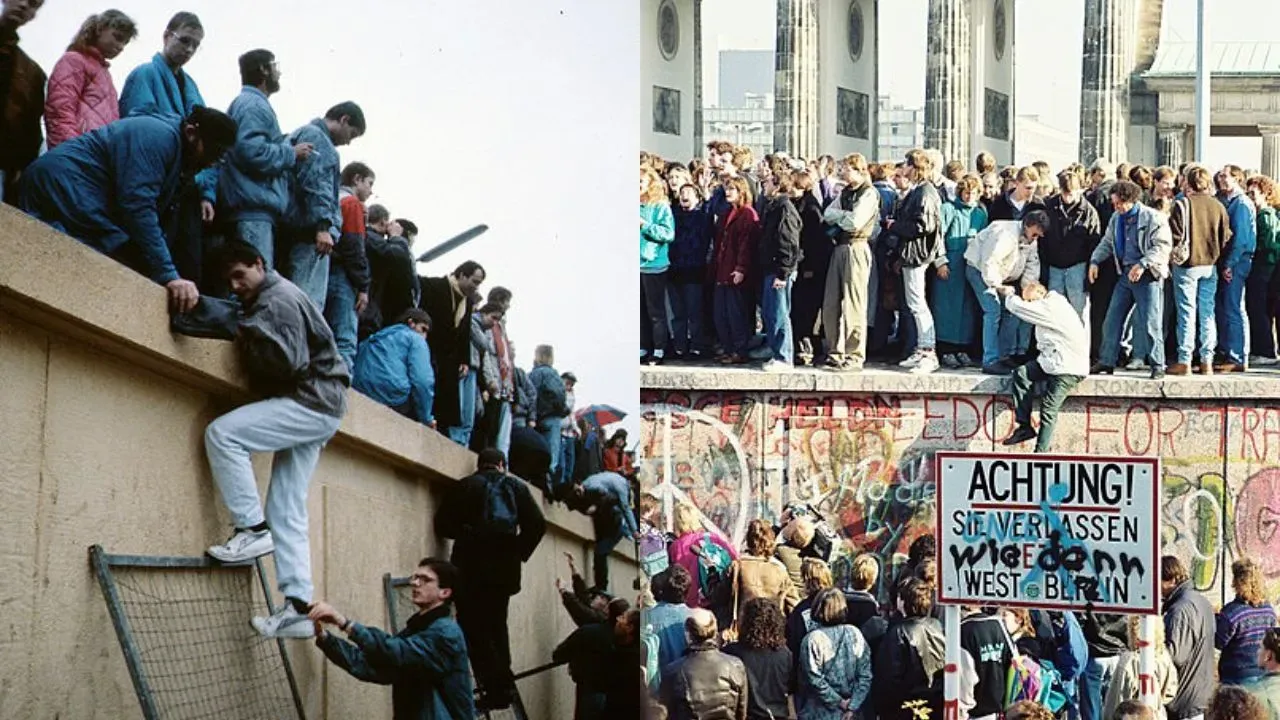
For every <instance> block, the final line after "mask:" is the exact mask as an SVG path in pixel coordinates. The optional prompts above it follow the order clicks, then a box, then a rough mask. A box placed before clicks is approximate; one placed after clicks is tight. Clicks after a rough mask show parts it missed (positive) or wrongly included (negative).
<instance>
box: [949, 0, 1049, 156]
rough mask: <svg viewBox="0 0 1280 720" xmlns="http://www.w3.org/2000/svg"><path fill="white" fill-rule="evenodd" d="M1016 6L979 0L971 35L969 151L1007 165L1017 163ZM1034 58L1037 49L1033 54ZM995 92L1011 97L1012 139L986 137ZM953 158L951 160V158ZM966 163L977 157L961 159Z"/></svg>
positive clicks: (974, 8)
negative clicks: (998, 23) (1000, 40)
mask: <svg viewBox="0 0 1280 720" xmlns="http://www.w3.org/2000/svg"><path fill="white" fill-rule="evenodd" d="M997 4H1003V7H1004V17H1005V25H1004V33H1005V45H1004V52H1003V54H1002V55H1001V57H1000V58H996V49H995V30H994V26H995V15H996V12H995V9H996V5H997ZM1014 5H1015V3H1014V2H1013V0H975V1H974V2H972V3H971V4H970V7H969V13H970V28H971V31H970V36H971V37H972V38H973V77H974V78H975V79H976V82H974V83H973V101H972V105H971V106H970V107H971V108H972V112H971V117H970V121H969V122H970V126H969V127H970V128H971V131H972V138H973V139H972V141H971V142H970V143H969V149H970V151H971V154H972V155H974V157H976V156H977V154H978V153H979V152H981V151H983V150H986V151H988V152H990V153H992V154H993V155H995V156H996V162H997V163H1000V164H1007V163H1012V162H1013V145H1014V136H1013V133H1014V118H1015V117H1017V114H1018V111H1017V98H1016V94H1015V92H1014V74H1013V63H1014V55H1015V49H1014V48H1015V46H1014V31H1013V29H1014V20H1013V15H1014ZM1030 52H1031V53H1032V54H1033V56H1034V53H1035V50H1034V49H1032V50H1031V51H1030ZM988 89H990V90H994V91H996V92H998V93H1001V94H1003V95H1005V96H1006V97H1008V100H1009V114H1008V121H1007V122H1008V128H1009V139H1008V140H999V139H996V138H993V137H988V136H987V134H986V107H987V106H986V91H987V90H988ZM948 159H951V158H948ZM957 159H959V160H962V161H963V162H965V163H966V164H968V163H972V162H973V158H957Z"/></svg>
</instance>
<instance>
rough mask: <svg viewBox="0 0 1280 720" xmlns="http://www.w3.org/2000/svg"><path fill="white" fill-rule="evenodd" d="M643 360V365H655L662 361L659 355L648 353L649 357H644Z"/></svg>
mask: <svg viewBox="0 0 1280 720" xmlns="http://www.w3.org/2000/svg"><path fill="white" fill-rule="evenodd" d="M643 362H644V364H645V365H648V366H649V367H655V366H657V365H661V364H662V363H663V359H662V356H661V355H650V356H649V357H647V358H645V359H644V361H643Z"/></svg>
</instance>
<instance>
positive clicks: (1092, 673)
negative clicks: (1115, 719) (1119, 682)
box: [1080, 655, 1120, 720]
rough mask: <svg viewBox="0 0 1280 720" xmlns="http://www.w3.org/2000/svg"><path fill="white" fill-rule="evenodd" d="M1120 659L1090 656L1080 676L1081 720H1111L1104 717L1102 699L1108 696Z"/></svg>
mask: <svg viewBox="0 0 1280 720" xmlns="http://www.w3.org/2000/svg"><path fill="white" fill-rule="evenodd" d="M1119 660H1120V658H1118V657H1114V656H1113V657H1109V658H1098V657H1093V656H1092V655H1090V656H1089V662H1087V663H1085V666H1084V672H1083V673H1081V675H1080V717H1081V720H1110V718H1104V717H1102V699H1103V698H1104V697H1106V695H1107V686H1108V685H1110V684H1111V675H1112V674H1113V673H1115V671H1116V663H1117V662H1119Z"/></svg>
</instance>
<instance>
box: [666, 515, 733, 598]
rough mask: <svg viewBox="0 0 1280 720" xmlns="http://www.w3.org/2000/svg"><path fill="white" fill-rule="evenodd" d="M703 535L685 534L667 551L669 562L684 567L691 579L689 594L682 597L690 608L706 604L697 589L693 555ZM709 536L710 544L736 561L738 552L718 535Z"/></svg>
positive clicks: (696, 568) (696, 560)
mask: <svg viewBox="0 0 1280 720" xmlns="http://www.w3.org/2000/svg"><path fill="white" fill-rule="evenodd" d="M704 534H706V533H704V532H690V533H685V534H684V535H681V536H680V537H678V538H676V539H675V542H673V543H671V548H670V549H669V550H668V553H669V554H670V556H671V562H672V563H673V564H676V565H682V566H684V569H685V570H688V571H689V575H690V577H692V578H693V582H691V583H689V592H687V593H685V597H684V603H685V604H686V605H688V606H689V607H692V608H696V607H706V603H704V602H703V601H702V597H701V588H699V587H698V563H699V560H698V556H697V555H694V554H693V546H694V545H697V544H699V543H701V542H702V537H703V535H704ZM710 534H711V542H713V543H715V544H716V545H719V546H720V547H722V548H724V549H725V550H728V551H729V555H731V556H732V557H733V559H734V560H737V559H738V551H737V550H734V549H733V546H732V545H730V544H729V543H728V542H727V541H726V540H725V539H724V538H723V537H721V536H720V534H719V533H714V532H712V533H710Z"/></svg>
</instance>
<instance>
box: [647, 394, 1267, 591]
mask: <svg viewBox="0 0 1280 720" xmlns="http://www.w3.org/2000/svg"><path fill="white" fill-rule="evenodd" d="M641 388H642V391H641V395H642V403H643V404H644V408H645V411H646V412H645V418H644V420H643V424H642V427H641V443H640V449H639V452H638V455H640V456H642V460H641V467H642V476H641V477H642V483H643V485H644V486H645V487H646V488H647V489H655V488H657V489H659V490H661V491H665V490H670V491H672V492H673V493H674V495H673V496H674V497H677V498H678V497H688V498H691V499H692V500H693V501H694V502H695V504H697V505H698V506H699V507H700V508H701V509H702V511H703V513H704V514H705V515H706V517H707V518H708V519H709V520H710V521H711V522H712V523H714V525H715V526H716V527H718V528H720V529H721V530H723V531H724V532H725V533H726V534H727V535H729V536H731V537H733V538H734V539H735V540H737V541H741V539H742V537H743V532H744V531H745V528H746V523H747V522H748V521H749V520H750V519H752V518H755V517H765V518H770V519H772V518H776V517H777V515H778V513H779V512H780V510H781V508H782V506H783V505H784V504H785V503H787V502H790V501H793V500H798V501H806V502H809V503H812V504H814V505H815V506H817V507H818V508H819V510H820V512H822V513H823V514H824V515H825V516H826V517H828V518H829V519H831V520H832V521H833V524H834V525H836V526H837V527H838V528H839V529H840V532H841V534H842V535H843V536H844V537H845V538H847V539H848V540H849V541H850V545H849V546H847V547H846V548H845V549H844V553H843V555H842V557H841V559H839V560H837V561H836V568H835V569H836V571H837V574H840V573H842V572H847V568H844V567H842V565H843V563H847V560H848V558H849V553H850V551H851V547H852V546H856V547H858V548H861V549H864V550H866V551H869V552H872V553H874V554H876V555H877V556H879V558H880V560H881V562H882V564H883V565H886V566H891V565H893V564H895V563H898V562H900V561H901V560H902V559H904V556H905V553H906V550H907V548H908V546H909V545H910V544H911V541H912V540H913V539H915V538H916V537H917V536H919V535H921V534H924V533H932V532H933V531H934V512H935V510H934V496H935V492H936V489H935V478H934V476H933V463H932V461H931V458H932V455H933V453H934V452H936V451H938V450H971V451H984V452H992V451H995V452H1002V451H1005V450H1006V448H1005V447H1004V446H1003V445H1001V444H1000V441H1001V440H1003V439H1004V438H1006V437H1008V435H1009V434H1010V432H1011V431H1012V429H1013V412H1012V405H1011V403H1010V400H1009V396H1008V394H1007V387H1006V381H1004V380H1003V379H1001V378H985V377H982V376H978V375H971V374H969V375H961V374H950V375H934V376H930V377H923V378H918V377H913V376H909V375H906V374H901V373H890V372H879V373H871V372H868V373H864V374H863V375H850V376H839V375H834V374H829V373H827V374H815V373H803V374H802V373H797V374H795V375H787V376H778V375H765V374H763V373H753V372H718V373H717V372H676V371H670V370H665V369H664V370H663V371H653V372H645V373H644V374H643V375H642V378H641ZM1277 397H1280V375H1272V376H1270V377H1269V378H1266V379H1258V378H1256V377H1249V378H1242V379H1237V378H1231V379H1226V378H1210V379H1207V380H1206V379H1203V378H1199V377H1196V378H1189V379H1179V380H1176V381H1170V382H1152V381H1150V380H1147V379H1145V378H1139V377H1131V378H1116V379H1110V378H1107V379H1092V378H1091V379H1087V380H1086V381H1085V382H1084V383H1082V384H1081V386H1080V387H1079V388H1078V389H1077V390H1076V392H1074V393H1073V394H1072V396H1071V398H1070V399H1069V400H1068V402H1067V404H1066V406H1065V408H1064V410H1063V413H1062V414H1061V415H1060V417H1059V423H1058V429H1057V433H1056V434H1055V436H1054V441H1053V448H1052V450H1053V452H1056V453H1070V454H1085V455H1103V454H1110V455H1124V456H1158V457H1160V458H1162V460H1163V475H1164V477H1163V485H1164V487H1163V498H1162V501H1161V507H1160V508H1159V516H1160V522H1161V539H1162V542H1163V545H1164V548H1165V550H1166V551H1168V552H1172V553H1174V554H1176V555H1178V556H1180V557H1182V558H1183V559H1184V561H1186V562H1187V563H1188V564H1189V567H1190V568H1191V570H1192V576H1193V578H1194V579H1195V582H1196V585H1197V586H1198V587H1199V588H1200V589H1202V590H1205V591H1206V592H1207V594H1208V595H1209V597H1210V598H1211V599H1212V600H1213V602H1214V603H1215V604H1219V605H1220V604H1221V603H1222V602H1223V601H1224V600H1226V599H1230V587H1229V586H1230V564H1231V561H1232V560H1233V559H1234V558H1237V557H1241V556H1249V557H1253V558H1255V559H1257V560H1259V561H1260V562H1261V563H1262V564H1263V568H1264V570H1265V571H1266V573H1267V576H1268V578H1269V579H1270V581H1269V582H1270V586H1269V593H1270V594H1271V596H1272V597H1273V598H1274V597H1275V596H1276V595H1277V594H1280V535H1278V534H1277V533H1276V527H1277V520H1280V404H1278V403H1277V401H1276V398H1277ZM1022 449H1023V451H1030V449H1031V446H1030V445H1027V446H1023V447H1022ZM666 483H670V485H666ZM659 486H662V487H659Z"/></svg>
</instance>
